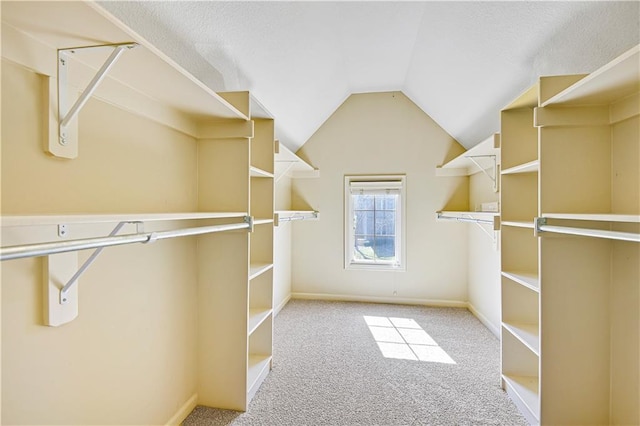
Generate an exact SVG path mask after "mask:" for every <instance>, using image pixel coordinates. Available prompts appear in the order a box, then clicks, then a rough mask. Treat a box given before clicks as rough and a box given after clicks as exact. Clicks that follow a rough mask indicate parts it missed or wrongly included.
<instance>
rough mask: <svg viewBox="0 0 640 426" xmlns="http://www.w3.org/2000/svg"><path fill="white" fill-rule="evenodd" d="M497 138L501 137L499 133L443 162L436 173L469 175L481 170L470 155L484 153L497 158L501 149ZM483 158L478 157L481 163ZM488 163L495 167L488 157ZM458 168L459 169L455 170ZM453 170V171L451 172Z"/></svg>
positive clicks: (488, 165)
mask: <svg viewBox="0 0 640 426" xmlns="http://www.w3.org/2000/svg"><path fill="white" fill-rule="evenodd" d="M496 138H499V135H498V134H494V135H491V136H490V137H488V138H487V139H485V140H484V141H482V142H480V143H479V144H477V145H476V146H474V147H472V148H471V149H469V150H468V151H466V152H464V153H462V154H460V155H459V156H457V157H456V158H454V159H453V160H451V161H449V162H447V163H445V164H443V165H442V166H439V167H436V174H437V175H439V176H447V175H448V176H456V175H462V176H468V175H471V174H474V173H476V172H479V171H480V170H479V169H478V166H477V165H476V164H475V163H474V162H473V161H471V160H470V159H469V158H468V157H470V156H483V155H495V156H496V158H498V157H499V156H500V151H499V149H498V148H497V147H496V144H497V141H496ZM482 161H483V160H482V159H478V162H479V163H480V164H483V162H482ZM485 162H486V163H487V166H486V168H491V167H493V163H490V164H489V162H488V159H487V160H485ZM454 170H457V171H454ZM449 171H451V173H449Z"/></svg>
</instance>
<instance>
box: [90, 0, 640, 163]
mask: <svg viewBox="0 0 640 426" xmlns="http://www.w3.org/2000/svg"><path fill="white" fill-rule="evenodd" d="M100 4H101V5H102V6H104V7H105V9H107V10H109V11H110V12H111V13H113V14H114V15H115V16H117V17H118V18H119V19H121V20H122V21H123V22H125V23H126V24H128V25H129V26H131V27H132V28H133V29H134V30H136V31H137V32H139V33H140V34H141V35H142V36H144V37H146V38H147V39H148V40H149V41H151V42H152V43H154V44H155V45H156V46H157V47H158V48H159V49H160V50H162V51H164V52H165V54H167V55H168V56H170V57H172V58H173V59H174V60H175V61H176V62H178V63H180V64H181V65H182V66H183V67H184V68H185V69H187V70H188V71H190V72H191V73H193V74H194V75H195V76H196V77H197V78H199V79H201V80H202V81H203V83H205V84H206V85H208V86H209V87H211V88H212V89H213V90H215V91H229V90H249V91H251V92H252V93H253V95H254V96H255V97H256V98H257V99H258V100H259V101H260V102H261V103H262V104H263V105H264V106H265V108H267V109H268V110H269V112H270V113H271V114H272V115H273V116H274V117H275V118H276V132H277V136H278V138H279V139H280V141H281V142H282V143H284V144H285V145H286V146H287V147H288V148H289V149H291V150H292V151H294V152H295V151H297V150H298V149H299V148H300V146H302V144H304V143H305V142H306V141H307V140H308V139H309V138H310V137H311V136H312V135H313V133H314V132H316V131H317V129H318V128H319V127H320V126H321V125H322V123H323V122H324V121H325V120H326V119H327V118H328V117H329V116H331V114H332V113H333V112H334V111H335V110H336V109H337V108H338V107H339V106H340V105H341V103H342V102H343V101H344V100H345V99H346V98H347V97H348V96H349V95H350V94H351V93H366V92H378V91H402V92H403V93H405V94H406V95H407V96H408V97H409V98H410V99H411V100H412V101H413V102H414V103H415V104H416V105H418V107H420V108H421V109H422V110H423V111H424V112H425V113H427V114H428V115H429V116H430V117H431V118H432V119H433V120H435V121H436V122H437V123H438V124H439V125H440V126H441V127H442V128H443V129H445V131H447V132H448V133H449V134H450V135H452V136H453V137H454V138H455V139H456V140H458V141H459V142H460V143H461V144H462V145H464V146H465V147H467V148H471V147H472V146H474V145H475V144H476V143H478V142H479V141H481V140H483V139H484V138H486V137H487V136H488V135H489V134H491V133H494V132H496V131H498V130H499V111H500V109H501V108H502V107H503V106H504V105H506V104H508V103H509V101H510V100H512V99H514V98H515V97H516V96H518V95H519V94H520V93H522V92H523V91H524V90H525V89H526V88H527V87H528V86H530V85H531V84H532V83H533V82H534V81H535V80H536V79H537V78H538V76H540V75H553V74H582V73H588V72H591V71H593V70H595V69H597V68H598V67H600V66H602V65H604V64H605V63H607V62H608V61H610V60H611V59H613V58H615V57H616V56H618V55H620V54H621V53H623V52H625V51H626V50H628V49H630V48H631V47H633V46H635V45H636V44H638V43H640V2H637V1H630V2H624V1H622V2H618V1H606V2H605V1H602V2H597V1H596V2H593V1H592V2H589V1H587V2H583V1H555V2H538V1H518V2H503V1H496V2H493V1H478V2H450V1H426V2H393V1H358V2H339V1H338V2H330V1H326V2H325V1H322V2H298V1H288V2H287V1H285V2H269V1H256V2H236V1H206V2H204V1H202V2H201V1H169V2H166V1H122V2H114V1H101V2H100Z"/></svg>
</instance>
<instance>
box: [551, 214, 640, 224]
mask: <svg viewBox="0 0 640 426" xmlns="http://www.w3.org/2000/svg"><path fill="white" fill-rule="evenodd" d="M542 217H544V218H547V219H563V220H586V221H593V222H620V223H640V215H632V214H611V213H543V214H542Z"/></svg>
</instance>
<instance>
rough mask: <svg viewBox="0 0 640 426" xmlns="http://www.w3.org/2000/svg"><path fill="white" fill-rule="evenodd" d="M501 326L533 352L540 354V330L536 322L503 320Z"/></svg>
mask: <svg viewBox="0 0 640 426" xmlns="http://www.w3.org/2000/svg"><path fill="white" fill-rule="evenodd" d="M502 327H503V328H504V329H505V330H507V331H508V332H509V333H511V334H512V335H513V336H515V337H516V338H517V339H518V340H519V341H521V342H522V343H523V344H524V345H525V346H526V347H528V348H529V349H530V350H531V351H533V353H535V354H536V355H538V356H540V330H539V326H538V324H523V323H517V322H509V321H504V322H503V323H502Z"/></svg>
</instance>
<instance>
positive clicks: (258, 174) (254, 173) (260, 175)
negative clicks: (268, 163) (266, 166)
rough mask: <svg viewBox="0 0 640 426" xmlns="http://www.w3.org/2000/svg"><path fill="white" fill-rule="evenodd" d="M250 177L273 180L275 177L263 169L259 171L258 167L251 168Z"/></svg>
mask: <svg viewBox="0 0 640 426" xmlns="http://www.w3.org/2000/svg"><path fill="white" fill-rule="evenodd" d="M249 175H250V176H251V177H258V178H272V177H273V173H270V172H266V171H264V170H262V169H259V168H257V167H253V166H251V167H249Z"/></svg>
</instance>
